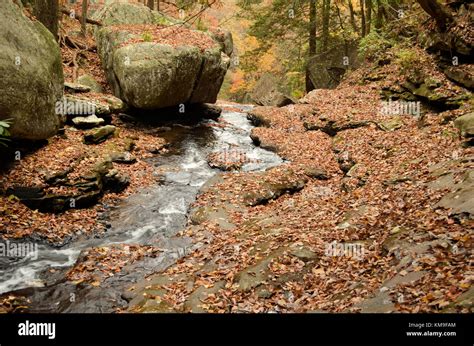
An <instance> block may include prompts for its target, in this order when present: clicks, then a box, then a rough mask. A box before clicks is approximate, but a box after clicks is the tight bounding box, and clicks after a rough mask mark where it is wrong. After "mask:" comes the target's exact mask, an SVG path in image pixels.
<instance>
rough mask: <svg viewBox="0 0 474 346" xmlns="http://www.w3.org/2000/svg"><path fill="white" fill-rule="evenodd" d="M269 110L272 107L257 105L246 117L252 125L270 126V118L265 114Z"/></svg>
mask: <svg viewBox="0 0 474 346" xmlns="http://www.w3.org/2000/svg"><path fill="white" fill-rule="evenodd" d="M271 110H272V107H257V108H255V109H253V110H252V111H250V112H248V113H247V119H248V120H250V122H251V123H252V125H253V126H256V127H259V126H263V127H270V126H271V120H270V118H269V117H268V116H267V114H268V112H269V111H271Z"/></svg>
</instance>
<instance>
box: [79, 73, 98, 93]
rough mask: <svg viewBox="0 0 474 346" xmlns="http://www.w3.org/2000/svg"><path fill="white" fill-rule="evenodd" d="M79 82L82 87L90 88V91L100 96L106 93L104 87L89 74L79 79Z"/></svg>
mask: <svg viewBox="0 0 474 346" xmlns="http://www.w3.org/2000/svg"><path fill="white" fill-rule="evenodd" d="M77 82H78V83H80V84H81V85H82V86H86V87H88V88H89V91H92V92H95V93H99V94H101V93H103V92H104V90H103V89H102V86H101V85H100V84H99V83H98V82H97V81H96V80H95V79H94V77H92V76H90V75H88V74H85V75H82V76H80V77H79V78H78V79H77Z"/></svg>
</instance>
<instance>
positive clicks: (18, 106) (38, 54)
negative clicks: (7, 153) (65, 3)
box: [0, 1, 64, 140]
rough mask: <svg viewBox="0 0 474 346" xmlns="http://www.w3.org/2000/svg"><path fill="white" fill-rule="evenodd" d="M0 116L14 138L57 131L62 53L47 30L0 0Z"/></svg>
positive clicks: (37, 137) (43, 136)
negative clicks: (9, 121)
mask: <svg viewBox="0 0 474 346" xmlns="http://www.w3.org/2000/svg"><path fill="white" fill-rule="evenodd" d="M0 32H2V35H0V46H1V47H2V49H1V50H0V75H1V76H3V78H1V79H0V90H2V92H1V93H0V109H1V111H0V120H4V119H13V120H12V127H11V131H10V132H11V135H12V137H14V138H20V139H28V140H41V139H46V138H48V137H51V136H53V135H54V134H56V132H57V131H58V130H59V128H60V125H61V118H60V116H58V114H56V113H55V104H56V102H57V101H58V100H60V99H61V97H62V94H63V88H64V78H63V67H62V58H61V53H60V50H59V46H58V44H57V42H56V40H55V39H54V37H53V35H52V34H51V32H49V31H48V29H46V28H45V27H44V26H43V25H42V24H41V23H40V22H39V21H36V20H30V19H29V18H28V17H27V16H26V15H25V14H24V13H23V11H22V9H21V8H20V7H19V6H18V5H16V4H15V3H14V2H13V1H1V2H0Z"/></svg>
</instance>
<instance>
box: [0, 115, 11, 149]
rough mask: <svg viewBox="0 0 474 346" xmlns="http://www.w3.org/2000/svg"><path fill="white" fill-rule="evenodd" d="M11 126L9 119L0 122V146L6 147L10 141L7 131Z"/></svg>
mask: <svg viewBox="0 0 474 346" xmlns="http://www.w3.org/2000/svg"><path fill="white" fill-rule="evenodd" d="M10 125H11V119H6V120H0V146H2V147H7V142H9V141H10V139H8V137H10V131H9V130H8V129H9V128H10Z"/></svg>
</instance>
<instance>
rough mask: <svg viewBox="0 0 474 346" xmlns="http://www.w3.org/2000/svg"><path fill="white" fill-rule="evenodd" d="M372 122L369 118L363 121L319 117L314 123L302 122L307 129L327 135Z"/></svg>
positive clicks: (334, 134)
mask: <svg viewBox="0 0 474 346" xmlns="http://www.w3.org/2000/svg"><path fill="white" fill-rule="evenodd" d="M371 123H372V122H371V121H370V120H363V121H336V120H329V119H327V118H320V119H319V121H318V122H316V123H308V122H305V123H303V126H304V128H305V129H306V130H307V131H317V130H319V131H323V132H324V133H327V134H328V135H329V136H336V135H337V133H338V132H340V131H344V130H350V129H357V128H359V127H363V126H369V125H370V124H371Z"/></svg>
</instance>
